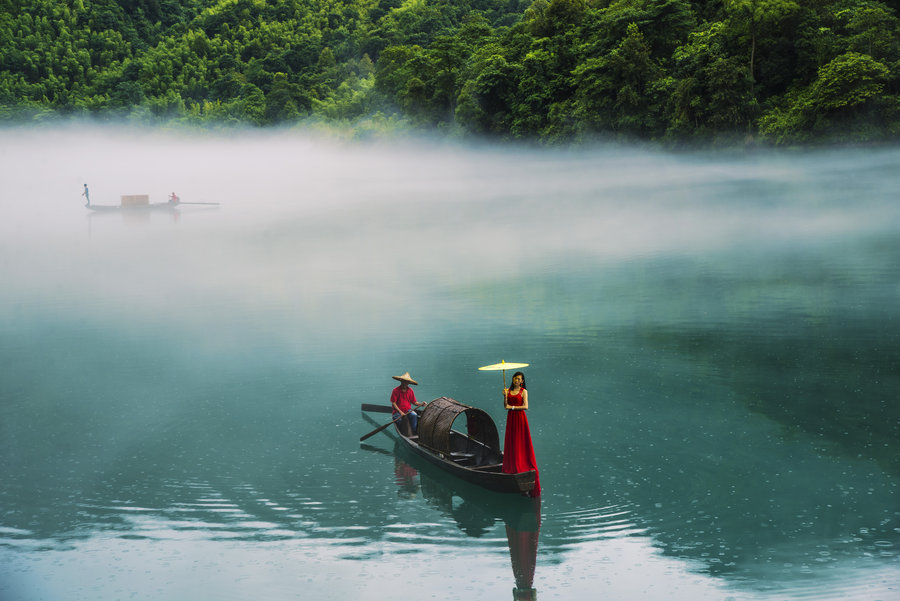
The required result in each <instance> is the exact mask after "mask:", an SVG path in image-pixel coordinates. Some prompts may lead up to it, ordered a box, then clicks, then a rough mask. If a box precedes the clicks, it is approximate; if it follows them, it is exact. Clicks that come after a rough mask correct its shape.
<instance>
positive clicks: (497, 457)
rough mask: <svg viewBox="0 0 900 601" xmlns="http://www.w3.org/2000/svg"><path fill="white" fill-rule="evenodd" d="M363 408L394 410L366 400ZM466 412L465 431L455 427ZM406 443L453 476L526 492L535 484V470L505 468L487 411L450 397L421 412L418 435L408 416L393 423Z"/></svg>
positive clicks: (491, 487)
mask: <svg viewBox="0 0 900 601" xmlns="http://www.w3.org/2000/svg"><path fill="white" fill-rule="evenodd" d="M362 409H363V411H373V412H378V413H391V407H390V406H385V405H370V404H367V403H364V404H363V406H362ZM461 416H464V417H465V419H464V420H461V422H462V423H461V425H464V426H465V429H466V432H462V431H460V430H457V429H454V428H453V424H454V421H455V420H456V419H457V418H458V417H461ZM394 428H395V430H396V432H397V434H398V436H399V439H400V441H401V443H402V444H403V445H405V446H406V447H407V448H408V449H409V450H410V451H412V452H413V453H415V454H416V455H418V456H420V457H422V458H424V459H426V460H427V461H429V462H430V463H432V464H434V465H436V466H438V467H440V468H442V469H444V470H445V471H448V472H450V473H451V474H453V475H454V476H457V477H459V478H462V479H463V480H465V481H467V482H470V483H472V484H475V485H478V486H481V487H483V488H486V489H488V490H492V491H495V492H502V493H520V494H524V493H527V492H529V491H530V490H531V489H533V488H534V479H535V472H534V470H529V471H527V472H520V473H517V474H507V473H504V472H503V469H502V468H503V452H502V451H501V449H500V436H499V434H498V432H497V425H496V424H495V423H494V420H492V419H491V416H490V415H488V414H487V412H485V411H483V410H481V409H478V408H476V407H470V406H469V405H464V404H462V403H460V402H459V401H456V400H453V399H451V398H449V397H440V398H437V399H435V400H433V401H431V402H430V403H428V404H427V405H426V406H425V409H424V410H422V411H421V414H420V416H419V425H418V435H416V436H413V435H410V433H409V432H404V430H405V429H406V424H405V420H399V421H398V422H395V423H394Z"/></svg>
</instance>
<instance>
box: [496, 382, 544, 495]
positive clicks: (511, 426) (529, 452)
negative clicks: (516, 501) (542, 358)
mask: <svg viewBox="0 0 900 601" xmlns="http://www.w3.org/2000/svg"><path fill="white" fill-rule="evenodd" d="M522 403H523V401H522V390H521V389H520V390H519V392H518V393H517V394H513V393H511V392H510V393H509V394H507V396H506V404H507V405H512V406H514V407H521V406H522ZM528 470H534V489H532V491H531V493H530V495H531V496H532V497H539V496H541V481H540V478H538V469H537V461H536V460H535V458H534V446H532V444H531V429H530V428H529V427H528V418H527V417H525V410H523V409H509V410H508V411H507V412H506V436H505V438H504V440H503V471H504V472H505V473H507V474H517V473H519V472H527V471H528Z"/></svg>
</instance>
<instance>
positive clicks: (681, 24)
mask: <svg viewBox="0 0 900 601" xmlns="http://www.w3.org/2000/svg"><path fill="white" fill-rule="evenodd" d="M898 4H900V2H898V1H891V2H888V1H883V2H878V1H875V0H838V1H827V0H694V1H690V0H593V1H584V0H277V1H275V0H178V1H176V0H64V1H51V0H0V9H2V10H0V121H3V122H19V121H21V120H28V121H31V120H47V119H54V118H59V117H65V116H90V117H94V118H99V119H117V118H123V117H124V118H127V119H130V120H136V121H139V122H145V123H159V122H169V121H173V120H175V121H182V122H191V123H210V124H229V123H234V124H240V123H246V124H253V125H255V126H267V125H279V124H292V123H299V122H306V121H309V120H317V121H325V122H335V123H340V124H346V125H348V126H352V125H354V124H359V123H361V122H368V123H373V122H374V123H381V124H385V125H384V126H386V127H389V126H390V124H397V123H401V124H406V125H410V126H415V127H421V128H425V129H438V130H441V131H447V132H453V133H457V134H460V133H469V134H476V135H489V136H496V137H500V138H522V139H538V140H542V141H547V142H564V141H571V140H580V139H589V138H592V137H594V136H603V137H612V138H634V139H643V140H665V141H684V140H697V141H709V140H763V141H767V142H772V143H798V142H799V143H805V142H821V141H828V142H833V141H842V142H869V141H879V140H891V139H897V138H898V137H900V20H898V17H897V14H898Z"/></svg>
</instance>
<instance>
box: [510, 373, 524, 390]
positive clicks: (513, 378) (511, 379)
mask: <svg viewBox="0 0 900 601" xmlns="http://www.w3.org/2000/svg"><path fill="white" fill-rule="evenodd" d="M516 376H522V388H525V390H528V388H527V387H526V386H525V374H523V373H522V372H520V371H517V372H516V373H514V374H513V375H512V378H510V380H509V383H510V384H512V381H513V380H515V379H516Z"/></svg>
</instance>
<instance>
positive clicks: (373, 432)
mask: <svg viewBox="0 0 900 601" xmlns="http://www.w3.org/2000/svg"><path fill="white" fill-rule="evenodd" d="M402 417H403V416H402V415H398V416H397V418H396V419H394V420H393V421H389V422H388V423H386V424H385V425H383V426H378V427H377V428H375V429H374V430H372V431H371V432H369V433H368V434H366V435H365V436H363V437H361V438H360V439H359V441H360V442H362V441H364V440H365V439H367V438H369V437H370V436H375V435H376V434H378V433H379V432H381V431H382V430H384V429H385V428H387V427H388V426H390V425H391V424H393V423H394V422H396V421H397V420H399V419H400V418H402Z"/></svg>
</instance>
